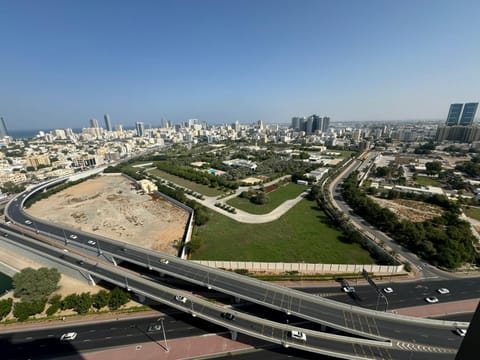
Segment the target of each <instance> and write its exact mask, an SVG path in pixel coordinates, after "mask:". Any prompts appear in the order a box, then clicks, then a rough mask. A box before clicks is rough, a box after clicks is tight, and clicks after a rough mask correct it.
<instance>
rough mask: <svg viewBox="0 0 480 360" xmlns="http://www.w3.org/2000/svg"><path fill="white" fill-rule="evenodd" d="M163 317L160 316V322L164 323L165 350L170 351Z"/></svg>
mask: <svg viewBox="0 0 480 360" xmlns="http://www.w3.org/2000/svg"><path fill="white" fill-rule="evenodd" d="M163 320H164V319H163V318H160V323H161V324H162V331H163V340H164V341H165V351H166V352H169V351H170V350H169V349H168V344H167V335H166V334H165V324H164V322H163Z"/></svg>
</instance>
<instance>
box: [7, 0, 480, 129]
mask: <svg viewBox="0 0 480 360" xmlns="http://www.w3.org/2000/svg"><path fill="white" fill-rule="evenodd" d="M479 15H480V1H478V0H471V1H466V0H465V1H463V0H455V1H454V0H447V1H444V0H401V1H394V0H379V1H374V0H361V1H359V0H350V1H348V0H315V1H309V0H251V1H250V0H242V1H234V0H218V1H216V0H215V1H214V0H194V1H187V0H171V1H161V0H152V1H146V0H138V1H133V0H131V1H120V0H109V1H107V0H92V1H90V0H57V1H53V0H31V1H25V0H0V116H3V117H4V118H5V120H6V122H7V126H8V128H9V129H11V130H19V129H32V128H33V129H38V128H56V127H61V128H65V127H74V128H77V127H88V126H89V119H90V118H96V119H98V120H99V123H100V124H102V125H103V114H105V113H109V114H110V117H111V119H112V123H113V124H123V125H124V126H130V125H133V124H134V122H135V121H144V122H145V123H146V124H152V126H156V125H158V124H159V123H160V119H161V118H162V117H166V118H167V119H170V120H171V121H172V122H174V123H178V122H180V121H185V120H187V119H189V118H198V119H199V120H201V121H203V120H206V121H208V122H209V123H212V124H213V123H230V122H234V121H235V120H239V121H240V122H241V123H251V122H254V121H257V120H259V119H262V120H264V121H265V122H289V121H290V118H291V117H292V116H299V115H300V116H303V115H310V114H313V113H316V114H319V115H325V116H330V117H331V119H332V121H344V120H391V119H393V120H397V119H399V120H401V119H445V118H446V116H447V112H448V108H449V105H450V103H452V102H469V101H479V100H480V17H479ZM478 117H479V115H478V114H477V118H478Z"/></svg>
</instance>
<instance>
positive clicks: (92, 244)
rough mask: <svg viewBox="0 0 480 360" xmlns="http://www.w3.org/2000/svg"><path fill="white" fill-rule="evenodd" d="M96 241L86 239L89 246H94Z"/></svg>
mask: <svg viewBox="0 0 480 360" xmlns="http://www.w3.org/2000/svg"><path fill="white" fill-rule="evenodd" d="M96 243H97V242H96V241H93V240H88V241H87V244H88V245H90V246H95V244H96Z"/></svg>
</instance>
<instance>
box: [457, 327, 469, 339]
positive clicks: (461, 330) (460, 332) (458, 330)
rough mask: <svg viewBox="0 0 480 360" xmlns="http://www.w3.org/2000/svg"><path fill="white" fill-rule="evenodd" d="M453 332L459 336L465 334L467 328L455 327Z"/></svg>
mask: <svg viewBox="0 0 480 360" xmlns="http://www.w3.org/2000/svg"><path fill="white" fill-rule="evenodd" d="M455 333H456V334H457V335H459V336H462V337H463V336H465V335H467V330H466V329H460V328H457V330H455Z"/></svg>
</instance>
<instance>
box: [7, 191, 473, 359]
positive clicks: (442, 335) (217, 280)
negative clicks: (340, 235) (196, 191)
mask: <svg viewBox="0 0 480 360" xmlns="http://www.w3.org/2000/svg"><path fill="white" fill-rule="evenodd" d="M36 190H39V189H33V190H31V191H30V192H28V193H25V194H22V195H21V197H20V199H17V200H13V201H12V202H10V203H9V205H8V206H7V208H6V215H7V217H8V218H9V219H10V220H11V221H12V222H14V223H15V224H17V225H20V226H21V227H23V228H26V229H28V230H29V231H30V233H31V234H39V235H41V236H44V235H48V236H50V237H51V238H52V239H56V241H57V243H58V244H57V245H58V246H63V247H68V248H69V249H75V250H76V251H82V252H84V253H91V250H92V248H93V249H94V250H95V251H96V252H97V254H98V255H103V256H105V257H106V258H110V259H117V260H116V261H115V262H117V261H121V260H123V261H129V262H131V263H134V264H138V265H141V266H144V267H146V268H147V267H148V268H149V269H153V270H156V271H159V272H160V273H164V274H168V275H171V276H173V277H176V278H179V279H183V280H185V281H188V282H191V283H195V284H199V285H203V286H206V287H208V288H212V289H215V290H217V291H220V292H223V293H226V294H230V295H232V296H235V297H238V298H242V299H245V300H247V301H251V302H254V303H257V304H260V305H262V306H266V307H270V308H272V309H275V310H279V311H283V312H285V313H286V314H292V315H295V316H298V317H301V318H304V319H307V320H309V321H312V322H316V323H319V324H321V325H323V326H325V325H328V326H329V327H332V328H336V329H339V330H342V331H345V332H347V333H350V334H352V335H355V336H361V337H363V338H365V339H366V340H362V341H371V342H372V343H368V345H358V346H360V347H363V346H367V347H368V348H372V349H377V350H376V351H375V352H372V353H371V356H372V357H374V358H375V357H376V358H384V356H385V354H384V355H379V354H381V351H384V348H385V347H390V349H389V350H388V351H389V352H392V351H393V352H395V351H400V352H402V351H418V352H435V353H438V354H439V355H438V356H440V354H444V355H445V356H447V358H449V357H448V354H450V358H451V356H452V353H453V352H455V350H456V349H457V348H458V345H459V342H458V341H455V340H456V339H455V338H454V340H453V341H451V342H450V343H445V339H446V338H449V336H450V335H451V331H452V330H453V329H454V328H455V326H457V325H458V326H462V327H466V326H467V325H468V324H455V323H452V322H444V321H434V320H425V319H423V320H419V319H413V318H409V317H403V316H395V315H392V314H386V313H379V312H375V311H372V310H367V309H363V308H359V307H356V306H351V305H346V304H341V303H338V302H335V301H332V300H328V299H324V298H321V297H318V296H313V295H310V294H305V293H302V292H299V291H295V290H292V289H288V288H285V287H282V286H276V285H273V284H269V283H266V282H262V281H258V280H255V279H252V278H248V277H245V276H241V275H238V274H235V273H231V272H227V271H222V270H219V269H212V268H209V267H206V266H202V265H199V264H195V263H192V262H190V261H185V260H181V259H178V258H176V257H172V256H168V255H165V254H161V253H158V252H153V251H149V250H146V249H142V248H137V247H134V246H131V245H125V244H124V243H120V242H117V241H113V240H110V239H105V238H100V237H96V236H93V235H92V234H86V233H79V232H78V231H75V230H72V229H68V228H65V227H60V226H56V225H53V224H49V223H45V222H43V221H41V220H39V219H34V218H31V217H29V216H27V214H26V213H25V212H24V211H23V210H22V207H23V202H24V200H25V199H26V198H28V197H29V196H30V195H31V194H32V193H33V192H34V191H36ZM89 242H90V245H89ZM34 243H37V244H38V243H39V242H38V241H30V242H29V245H27V246H33V244H34ZM92 243H95V246H94V247H93V246H91V244H92ZM42 246H46V245H45V244H42ZM87 249H88V250H90V251H88V250H87ZM57 255H58V254H57ZM82 268H83V269H84V270H86V271H87V272H88V273H89V274H91V275H92V276H94V277H97V278H101V279H105V280H107V281H109V282H112V283H114V284H117V285H119V286H124V287H127V288H130V289H131V290H132V291H135V292H136V293H138V294H143V295H145V296H148V297H149V298H153V299H155V300H157V301H160V302H163V303H168V304H169V305H172V306H173V307H176V308H180V309H183V310H184V311H190V312H192V313H194V312H195V314H196V313H197V309H196V308H197V307H200V308H201V309H203V308H205V309H210V310H209V311H214V314H213V313H208V312H207V313H206V314H204V313H203V312H202V313H199V316H205V318H206V319H207V320H209V321H212V322H214V323H219V324H222V325H224V326H225V322H224V321H220V322H219V320H218V316H219V313H218V312H219V311H220V310H219V309H218V308H215V310H211V306H207V304H204V303H203V302H202V301H200V300H197V299H193V297H192V296H191V295H185V297H186V298H187V300H188V301H187V302H185V303H182V304H178V303H172V295H173V294H175V291H174V290H172V289H171V288H165V287H162V286H161V285H158V284H156V286H157V285H158V286H160V287H161V288H160V290H159V288H158V287H156V286H155V287H152V284H151V282H147V283H145V280H144V279H142V278H136V277H133V278H131V276H133V275H128V276H127V275H125V270H118V268H117V270H116V271H111V270H108V271H107V272H105V271H106V270H105V269H104V267H103V265H102V266H99V265H97V264H95V265H94V264H92V263H90V262H87V261H85V263H84V264H83V265H82ZM127 281H128V284H127ZM166 289H168V290H166ZM159 291H160V292H159ZM167 295H168V296H167ZM207 303H208V302H207ZM206 311H207V310H206ZM200 314H202V315H200ZM237 315H238V316H237ZM235 316H236V317H238V319H239V320H240V319H243V320H245V321H248V322H249V323H248V325H249V326H252V323H253V324H257V325H258V324H259V323H258V321H257V320H253V319H251V318H249V316H246V315H241V314H236V315H235ZM256 321H257V322H256ZM240 323H241V321H235V326H232V322H230V323H227V325H229V326H227V327H229V328H231V329H232V330H236V331H240V332H243V333H246V334H250V335H252V336H256V337H258V338H262V339H266V340H268V341H272V342H277V343H281V344H283V345H284V346H290V344H289V343H288V341H289V340H288V337H287V336H288V331H290V330H291V328H290V327H289V326H288V325H285V324H280V325H281V326H279V325H278V324H277V325H274V324H270V323H268V324H267V323H260V324H261V326H262V329H265V328H267V329H268V333H269V336H267V337H265V336H266V335H265V333H264V332H263V331H262V332H256V331H254V332H253V333H252V330H251V329H252V328H250V327H242V326H239V324H240ZM253 329H254V328H253ZM254 330H256V329H254ZM302 331H303V332H304V333H306V334H307V336H308V339H309V340H308V346H307V344H297V343H295V342H294V343H293V344H292V346H295V347H297V348H300V349H304V350H307V351H315V352H317V351H318V352H319V353H323V354H325V353H326V352H325V351H326V350H325V349H331V348H332V346H333V345H327V344H324V343H321V344H320V343H319V346H320V349H322V351H323V352H320V351H319V349H318V348H316V346H312V345H313V344H311V343H312V342H314V341H319V342H322V341H323V342H326V343H328V344H334V343H335V344H338V343H341V341H340V340H338V339H330V338H329V339H328V341H327V340H325V339H324V338H323V337H322V336H321V335H319V334H317V333H316V332H311V331H310V330H306V329H303V330H302ZM320 334H324V333H321V332H320ZM325 335H331V334H325ZM311 337H312V339H313V340H310V338H311ZM343 338H345V337H343ZM316 339H320V340H316ZM347 339H348V340H347V341H348V342H349V343H350V344H358V342H359V341H360V340H361V339H356V338H355V337H347ZM384 339H390V340H391V341H392V342H391V343H390V344H391V345H386V344H388V342H384V341H383V340H384ZM374 344H376V345H374ZM315 345H316V343H315ZM351 346H352V347H353V348H351V349H350V351H347V353H344V352H342V353H341V355H340V352H337V351H345V348H346V347H349V346H345V344H343V343H342V344H341V345H340V346H339V348H340V349H335V348H333V349H332V351H333V353H335V354H336V355H335V356H340V357H344V358H354V357H357V356H360V358H362V357H368V356H367V353H363V355H362V353H361V352H359V349H358V348H356V347H355V346H357V345H351ZM333 353H328V354H330V355H332V354H333ZM374 353H375V354H374ZM348 356H353V357H348Z"/></svg>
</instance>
